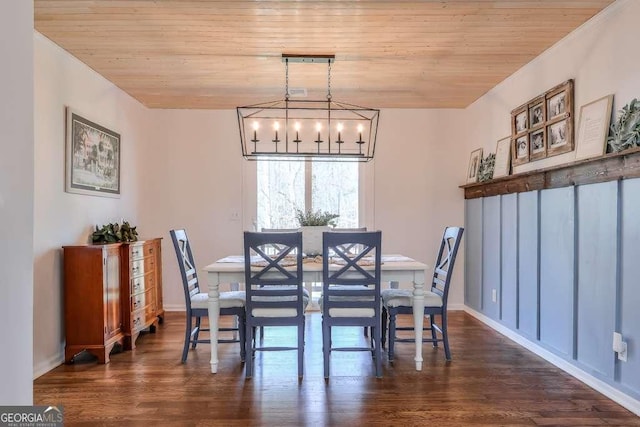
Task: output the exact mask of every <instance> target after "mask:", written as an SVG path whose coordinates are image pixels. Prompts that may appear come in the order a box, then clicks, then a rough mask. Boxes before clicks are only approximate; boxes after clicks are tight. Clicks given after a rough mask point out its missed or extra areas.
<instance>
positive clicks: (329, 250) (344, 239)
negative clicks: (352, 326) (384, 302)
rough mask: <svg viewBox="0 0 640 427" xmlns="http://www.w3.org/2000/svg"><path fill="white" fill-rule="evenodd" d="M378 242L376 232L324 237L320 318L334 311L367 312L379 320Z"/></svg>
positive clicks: (337, 234)
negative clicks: (361, 310) (364, 309)
mask: <svg viewBox="0 0 640 427" xmlns="http://www.w3.org/2000/svg"><path fill="white" fill-rule="evenodd" d="M381 239H382V234H381V232H379V231H376V232H365V231H361V232H357V231H356V232H339V233H336V232H325V233H323V252H322V253H323V256H322V266H323V268H322V276H323V283H322V296H323V305H322V310H323V316H329V311H330V310H331V309H333V308H343V309H351V308H354V309H355V308H370V309H372V310H374V313H376V316H378V319H379V314H380V264H381V256H382V254H381V249H380V248H381ZM353 248H358V252H357V253H353V252H352V249H353ZM374 317H375V316H374Z"/></svg>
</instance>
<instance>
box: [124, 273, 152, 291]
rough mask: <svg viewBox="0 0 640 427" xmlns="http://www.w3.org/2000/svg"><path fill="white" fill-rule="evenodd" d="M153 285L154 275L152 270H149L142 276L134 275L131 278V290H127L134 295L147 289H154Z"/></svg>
mask: <svg viewBox="0 0 640 427" xmlns="http://www.w3.org/2000/svg"><path fill="white" fill-rule="evenodd" d="M155 286H156V284H155V275H154V274H153V272H150V273H147V274H145V275H143V276H136V277H134V278H133V279H131V286H130V289H131V290H130V291H129V292H130V294H131V295H136V294H139V293H141V292H144V291H146V290H148V289H154V288H155Z"/></svg>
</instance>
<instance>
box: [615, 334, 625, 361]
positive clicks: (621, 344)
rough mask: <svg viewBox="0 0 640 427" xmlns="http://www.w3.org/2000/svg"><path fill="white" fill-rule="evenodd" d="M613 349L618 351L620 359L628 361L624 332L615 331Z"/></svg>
mask: <svg viewBox="0 0 640 427" xmlns="http://www.w3.org/2000/svg"><path fill="white" fill-rule="evenodd" d="M613 351H615V352H616V353H618V360H622V361H623V362H626V361H627V343H626V341H622V334H621V333H619V332H614V333H613Z"/></svg>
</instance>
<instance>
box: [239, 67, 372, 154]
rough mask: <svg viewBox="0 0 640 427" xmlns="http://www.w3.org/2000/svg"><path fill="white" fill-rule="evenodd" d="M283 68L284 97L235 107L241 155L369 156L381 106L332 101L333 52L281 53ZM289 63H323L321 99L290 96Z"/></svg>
mask: <svg viewBox="0 0 640 427" xmlns="http://www.w3.org/2000/svg"><path fill="white" fill-rule="evenodd" d="M282 60H283V62H284V63H285V67H286V82H287V83H286V88H285V98H284V99H281V100H277V101H271V102H265V103H261V104H255V105H248V106H244V107H238V108H237V111H238V125H239V127H240V143H241V145H242V155H243V156H244V157H245V158H246V159H248V160H260V159H269V160H297V159H300V158H313V159H314V160H325V161H332V160H335V161H349V160H351V161H361V162H366V161H369V160H371V159H373V155H374V153H375V144H376V136H377V132H378V119H379V116H380V110H376V109H372V108H366V107H359V106H357V105H352V104H348V103H344V102H338V101H334V100H333V99H332V96H331V63H332V62H333V61H334V60H335V57H334V56H333V55H323V56H309V55H306V56H305V55H286V54H283V55H282ZM289 62H310V63H318V62H321V63H322V62H326V63H327V64H328V70H329V71H328V78H327V99H326V100H292V99H290V97H289V88H288V80H289V67H288V64H289Z"/></svg>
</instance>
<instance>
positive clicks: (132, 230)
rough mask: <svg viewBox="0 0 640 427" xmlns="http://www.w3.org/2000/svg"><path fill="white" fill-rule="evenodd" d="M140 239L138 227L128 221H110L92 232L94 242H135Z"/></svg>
mask: <svg viewBox="0 0 640 427" xmlns="http://www.w3.org/2000/svg"><path fill="white" fill-rule="evenodd" d="M137 240H138V232H137V231H136V227H132V226H131V224H129V223H128V222H127V221H123V222H122V224H118V223H113V224H111V223H109V224H105V225H103V226H102V227H101V228H98V226H97V225H96V230H95V231H94V232H93V233H92V234H91V242H92V243H94V244H103V243H119V242H135V241H137Z"/></svg>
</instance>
